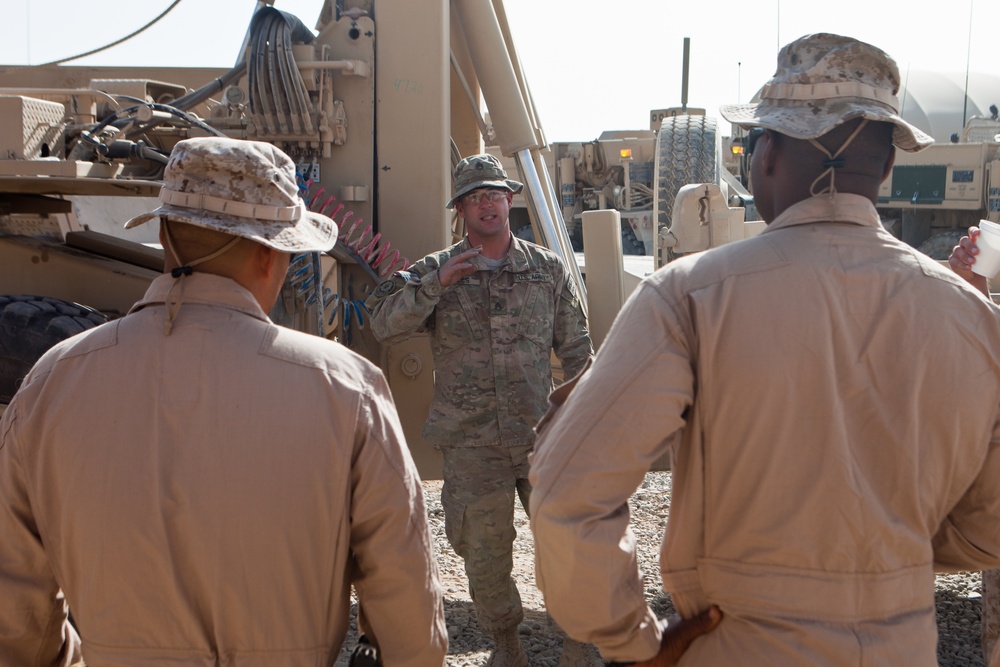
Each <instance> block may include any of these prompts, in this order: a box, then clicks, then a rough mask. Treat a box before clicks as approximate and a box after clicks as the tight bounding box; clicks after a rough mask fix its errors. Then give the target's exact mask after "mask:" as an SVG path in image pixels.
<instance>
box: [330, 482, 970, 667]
mask: <svg viewBox="0 0 1000 667" xmlns="http://www.w3.org/2000/svg"><path fill="white" fill-rule="evenodd" d="M423 486H424V493H425V495H426V497H427V506H428V514H429V518H430V527H431V532H432V534H433V536H434V541H435V545H436V547H437V556H438V565H439V567H440V569H441V579H442V583H443V585H444V589H445V617H446V621H447V624H448V638H449V648H448V658H447V665H448V667H473V666H475V667H478V666H479V665H483V664H484V663H485V662H486V659H487V657H488V656H489V650H490V643H489V641H488V640H487V639H486V638H485V637H484V636H483V635H482V633H480V632H479V628H478V626H477V624H476V620H475V611H474V609H473V606H472V601H471V599H470V598H469V590H468V582H467V581H466V578H465V571H464V569H463V567H462V560H461V559H460V558H458V556H456V555H455V553H454V552H453V551H452V549H451V547H450V546H449V545H448V541H447V539H446V538H445V534H444V512H443V511H442V509H441V500H440V496H441V482H440V481H428V482H424V483H423ZM669 498H670V473H668V472H659V473H649V474H648V475H647V476H646V479H645V481H644V482H643V484H642V486H641V487H640V488H639V489H638V490H637V491H636V493H635V495H634V496H633V497H632V500H631V503H630V505H631V510H632V529H633V530H634V531H635V533H636V537H637V538H638V539H637V543H638V545H639V565H640V567H641V568H642V571H643V572H644V573H645V574H644V576H645V585H646V598H647V599H648V600H649V602H650V604H651V605H652V606H653V608H654V609H655V610H656V612H657V613H658V614H659V615H660V616H664V615H667V614H671V613H673V612H674V609H673V605H672V604H671V603H670V599H669V597H667V596H666V595H664V594H663V593H662V592H661V591H660V574H659V565H658V558H659V545H660V537H661V536H662V534H663V525H664V523H665V522H666V518H667V501H669ZM514 522H515V525H516V527H517V533H518V537H517V540H516V541H515V543H514V549H515V551H514V577H515V579H516V580H517V585H518V590H519V591H520V593H521V598H522V601H523V604H524V610H525V619H524V622H523V623H522V624H521V628H520V631H521V640H522V643H523V644H524V646H525V650H527V652H528V657H529V659H530V661H531V665H532V667H555V665H556V664H557V663H558V661H559V653H560V647H561V644H562V639H561V638H560V636H559V634H558V632H557V631H556V629H555V627H554V626H553V625H552V624H551V623H550V621H549V620H548V616H547V615H546V614H545V605H544V603H543V601H542V595H541V593H540V592H539V591H538V589H537V588H535V577H534V564H533V560H532V553H533V548H534V543H533V540H532V536H531V531H530V529H529V526H528V518H527V516H525V514H524V512H523V511H522V510H521V508H520V507H518V510H517V513H516V514H515V517H514ZM981 595H982V579H981V577H980V574H979V573H978V572H964V573H959V574H949V575H941V576H939V577H938V578H937V588H936V591H935V598H936V601H937V614H938V630H939V641H938V663H939V665H941V667H960V666H961V667H982V666H983V655H982V650H981V648H980V645H979V619H980V608H979V605H980V598H981ZM351 626H352V629H351V633H350V634H349V636H348V638H347V641H346V642H345V649H344V651H343V652H342V653H341V657H340V660H338V667H343V666H344V665H346V661H347V656H348V649H347V647H353V646H354V645H355V643H356V635H355V634H354V623H353V621H352V624H351Z"/></svg>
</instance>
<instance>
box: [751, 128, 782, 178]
mask: <svg viewBox="0 0 1000 667" xmlns="http://www.w3.org/2000/svg"><path fill="white" fill-rule="evenodd" d="M764 133H765V134H766V135H767V141H765V142H764V146H763V147H760V146H758V147H757V151H756V152H755V153H754V157H757V158H760V160H761V162H762V163H763V164H762V165H761V166H762V167H763V172H764V175H765V176H773V175H774V169H775V165H777V164H778V160H777V157H778V152H779V151H780V150H781V146H780V144H781V137H779V136H778V133H777V132H772V131H771V130H764ZM757 141H758V144H759V143H760V140H759V139H758V140H757Z"/></svg>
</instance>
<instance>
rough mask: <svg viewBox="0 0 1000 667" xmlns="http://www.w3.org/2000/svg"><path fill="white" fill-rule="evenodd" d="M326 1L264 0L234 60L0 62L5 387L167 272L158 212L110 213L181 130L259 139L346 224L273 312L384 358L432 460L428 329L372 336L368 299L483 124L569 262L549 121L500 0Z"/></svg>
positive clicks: (435, 225) (424, 243)
mask: <svg viewBox="0 0 1000 667" xmlns="http://www.w3.org/2000/svg"><path fill="white" fill-rule="evenodd" d="M318 4H320V3H318ZM279 5H280V3H279ZM252 7H253V5H250V4H249V3H248V6H247V9H248V13H249V12H250V10H251V8H252ZM318 9H320V13H319V18H318V20H317V21H316V23H315V30H312V29H310V28H308V27H307V26H306V25H305V24H304V23H303V22H302V21H301V20H299V19H298V18H296V17H294V16H291V15H289V14H287V13H283V12H281V11H280V9H279V8H275V7H272V6H268V5H266V4H265V3H263V2H261V3H257V11H256V12H255V13H254V14H253V18H252V20H251V21H250V25H249V27H248V29H247V33H246V39H245V41H244V46H243V48H242V49H241V51H240V53H238V54H233V56H234V62H238V64H237V65H236V66H234V67H233V68H231V69H229V70H226V69H224V68H205V69H199V68H185V69H177V68H174V69H172V68H130V67H73V66H43V67H31V68H22V67H9V68H0V69H2V71H0V119H2V121H3V122H2V123H0V128H2V129H0V293H2V294H5V295H7V296H0V387H2V389H0V404H2V403H6V402H7V401H8V400H9V397H10V395H11V394H12V393H13V391H14V389H15V388H16V384H17V382H18V380H19V378H21V377H23V375H24V373H25V372H26V370H27V368H29V367H30V365H31V364H32V363H33V362H34V360H35V359H36V358H37V356H38V355H39V354H41V352H42V351H43V350H44V349H46V348H47V347H48V346H50V345H51V344H53V343H54V342H55V341H56V340H58V339H61V338H63V337H65V336H67V335H70V334H72V333H75V332H76V331H80V330H83V329H84V328H87V327H90V326H93V325H94V324H95V323H98V322H101V321H104V320H105V319H109V318H115V317H120V316H121V315H123V314H125V313H126V312H127V311H128V309H129V307H130V306H131V305H132V303H134V302H135V301H136V300H137V299H138V298H139V297H141V295H142V294H143V293H144V291H145V289H146V286H147V285H148V283H149V282H150V281H151V280H152V279H153V278H154V277H155V276H156V275H158V274H159V272H160V270H161V268H162V263H163V254H162V249H160V248H159V247H158V246H157V245H156V244H155V241H156V229H152V230H150V231H149V232H146V234H147V235H146V236H143V235H142V234H143V232H139V233H137V234H133V233H132V232H128V233H126V232H123V231H121V226H122V224H123V223H124V221H125V220H127V219H128V218H129V217H131V216H132V215H133V214H135V213H138V212H141V211H146V210H150V209H151V208H154V207H155V206H156V204H157V202H156V200H155V199H153V198H154V197H156V195H157V193H158V190H159V185H160V182H159V179H160V178H161V177H162V170H163V167H164V165H165V163H166V160H167V156H168V154H169V152H170V149H171V148H172V146H173V145H174V144H175V143H176V142H177V141H180V140H182V139H185V138H188V137H194V136H204V135H209V134H218V135H225V136H230V137H237V138H246V139H254V140H260V141H268V142H271V143H274V144H276V145H277V146H279V147H280V148H282V149H283V150H284V151H285V152H287V153H288V154H289V155H290V156H291V157H292V158H293V159H294V160H295V161H296V163H297V165H298V167H299V171H300V175H301V187H302V192H303V196H304V198H305V201H306V202H307V203H308V206H309V207H310V208H311V209H312V210H316V211H322V212H324V213H326V214H327V215H330V216H331V217H333V218H334V219H335V220H336V222H337V223H338V225H339V227H340V238H339V240H338V242H337V245H336V247H335V248H334V249H333V250H332V251H331V252H330V253H328V254H325V255H323V256H318V255H316V256H308V257H300V258H296V261H295V263H294V265H293V268H292V271H291V272H290V274H289V280H288V283H287V284H286V286H285V289H284V291H283V295H282V297H281V298H280V299H279V303H278V305H277V306H276V308H275V312H273V313H272V318H273V319H275V320H276V321H278V322H280V323H283V324H286V325H288V326H292V327H295V328H297V329H300V330H304V331H310V332H313V333H315V334H317V335H322V336H326V337H328V338H331V339H336V340H338V341H339V342H341V343H342V344H344V345H346V346H348V347H349V348H351V349H352V350H354V351H356V352H358V353H359V354H362V355H363V356H365V357H367V358H368V359H370V360H372V361H373V362H375V363H376V364H378V365H379V366H381V367H382V369H383V370H384V372H385V374H386V376H387V378H388V380H389V383H390V386H391V387H392V390H393V392H394V395H395V397H396V400H397V404H398V406H399V410H400V415H401V419H402V421H403V423H404V428H405V430H406V435H407V438H408V440H409V442H410V445H411V448H412V449H413V452H414V458H415V460H416V461H417V464H418V468H419V469H420V471H421V473H422V474H424V475H425V476H428V477H431V478H433V477H434V476H435V475H436V474H437V469H438V466H439V462H438V458H437V457H438V455H437V453H436V452H434V451H433V449H432V448H431V447H430V446H429V445H428V444H427V443H425V442H423V441H422V440H421V438H420V436H419V432H420V426H421V424H422V423H423V420H424V419H425V417H426V414H427V407H428V405H429V401H430V396H431V394H432V383H433V362H432V359H431V355H430V349H429V345H428V343H427V340H426V337H424V336H414V337H413V338H412V339H410V340H408V341H404V342H403V343H400V344H395V345H390V346H382V345H380V344H378V343H377V342H376V341H375V339H374V337H373V336H372V335H371V334H370V332H369V327H368V326H367V318H368V313H367V311H366V310H365V308H364V301H365V298H366V297H367V295H368V294H369V292H371V291H372V290H373V289H374V287H375V286H376V285H377V284H378V283H379V282H380V281H381V280H382V279H383V278H384V277H385V276H387V275H389V274H390V273H391V272H392V271H394V270H396V269H398V268H401V267H403V266H405V265H406V264H407V263H408V262H409V259H407V258H412V259H417V258H420V257H422V256H423V255H425V254H427V253H429V252H431V251H433V250H437V249H440V248H442V247H445V246H447V245H449V244H450V243H451V242H452V239H453V238H454V236H455V235H460V234H461V233H462V230H457V229H453V228H452V225H453V221H452V220H451V218H450V217H449V214H448V212H447V211H446V209H445V208H444V203H445V202H446V201H447V200H448V199H449V198H450V193H451V172H452V166H453V164H454V163H455V162H456V161H457V160H458V159H460V157H461V156H463V155H469V154H473V153H477V152H482V150H483V145H484V140H483V137H484V136H485V137H489V140H490V143H493V144H496V145H498V146H499V147H500V149H501V150H502V151H503V153H504V154H505V155H506V156H508V157H510V158H511V159H512V160H514V161H515V163H516V165H517V170H518V174H519V176H518V177H519V178H520V180H522V181H523V182H524V183H525V197H526V199H527V200H528V202H529V206H530V209H531V216H532V219H533V222H534V223H535V226H536V228H538V229H539V230H540V240H541V242H543V243H544V244H545V245H547V246H549V247H550V248H552V249H553V250H555V251H556V252H557V253H559V254H561V255H562V256H563V258H564V259H566V260H567V264H568V265H569V266H570V267H571V268H572V269H576V263H575V262H574V261H573V257H572V251H571V250H570V244H569V240H568V238H567V237H566V234H565V228H564V226H563V225H562V224H561V223H557V220H558V218H559V209H558V207H557V206H556V198H555V196H554V193H553V192H552V191H551V185H550V182H551V180H550V178H549V176H548V174H547V173H545V165H544V162H543V161H542V160H541V159H540V157H539V153H540V151H541V150H542V149H543V148H544V147H545V138H544V134H543V132H542V130H541V127H540V126H539V123H538V120H537V115H536V113H535V110H534V108H533V106H532V101H531V95H530V93H529V91H528V89H527V85H526V84H525V79H524V75H523V73H522V71H521V68H520V64H519V60H518V57H517V52H516V50H515V45H514V42H513V39H512V37H511V35H510V31H509V28H508V25H507V20H506V15H505V13H504V7H503V4H502V2H501V0H493V1H491V2H485V1H481V0H451V1H449V0H437V1H436V2H433V1H432V2H422V3H419V6H418V5H415V4H414V3H412V2H409V0H337V1H334V0H326V2H325V3H322V5H321V7H318ZM413 35H419V36H420V39H419V40H415V39H414V38H413ZM481 97H482V98H484V99H485V108H482V107H481V104H480V101H479V100H480V98H481ZM486 118H489V121H487V120H486ZM137 231H138V230H137ZM574 279H575V280H577V281H578V282H579V283H580V287H581V290H583V285H582V280H581V277H580V274H579V272H578V271H577V272H575V274H574ZM136 372H141V371H140V370H139V369H137V371H136Z"/></svg>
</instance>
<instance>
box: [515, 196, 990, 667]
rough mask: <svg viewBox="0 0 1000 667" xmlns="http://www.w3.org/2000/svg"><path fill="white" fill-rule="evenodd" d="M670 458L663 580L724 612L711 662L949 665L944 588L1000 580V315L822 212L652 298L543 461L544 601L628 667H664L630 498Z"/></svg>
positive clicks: (550, 429) (601, 361) (641, 295)
mask: <svg viewBox="0 0 1000 667" xmlns="http://www.w3.org/2000/svg"><path fill="white" fill-rule="evenodd" d="M667 451H669V453H670V457H671V467H672V470H673V478H672V479H673V488H672V492H671V498H670V516H669V521H668V525H667V529H666V536H665V541H664V543H663V546H662V552H661V557H660V566H661V571H662V576H663V582H664V588H665V589H666V591H668V592H669V593H670V595H671V597H672V600H673V602H674V604H675V605H676V607H677V609H678V610H679V611H680V613H681V614H683V615H685V616H690V615H692V614H694V613H695V612H697V611H699V610H702V609H705V608H706V607H707V606H708V605H710V604H717V605H719V606H720V607H721V608H722V611H723V612H724V614H725V616H724V618H723V620H722V623H721V625H720V626H719V627H718V628H717V629H716V630H715V631H714V632H712V633H709V634H707V635H705V636H703V637H701V638H699V639H697V640H696V641H695V642H694V644H693V645H692V646H691V648H690V649H689V650H688V652H687V653H686V654H685V655H684V657H683V659H682V660H681V662H680V665H682V666H689V665H712V666H715V665H730V664H733V665H735V664H739V665H744V666H751V667H752V666H756V665H760V666H765V665H767V666H771V665H784V666H790V665H802V666H806V665H810V666H815V665H830V666H834V665H873V666H874V665H881V666H884V665H899V666H900V667H904V666H905V667H932V666H936V665H937V658H936V643H937V626H936V623H935V608H934V572H935V570H977V569H981V568H984V567H997V565H1000V530H997V525H998V521H1000V486H998V485H997V483H996V480H997V479H1000V310H998V309H997V307H996V306H994V305H993V304H992V303H990V302H989V301H988V300H987V299H986V298H984V297H983V295H982V294H980V293H979V292H977V291H976V290H974V289H972V288H971V287H969V285H967V284H966V283H965V282H964V281H963V280H962V279H961V278H959V277H958V276H956V275H955V274H953V273H952V272H951V271H948V270H947V269H945V268H943V267H941V266H939V265H938V264H937V263H936V262H934V261H933V260H931V259H929V258H927V257H926V256H924V255H922V254H920V253H919V252H917V251H916V250H914V249H913V248H911V247H909V246H907V245H905V244H903V243H902V242H900V241H898V240H896V239H895V238H893V237H892V236H891V235H890V234H889V233H888V232H886V231H885V230H884V229H883V227H882V225H881V223H880V221H879V219H878V215H877V213H876V211H875V208H874V207H873V206H872V204H871V202H869V201H868V200H867V199H864V198H863V197H859V196H856V195H847V194H839V195H836V196H834V197H828V196H820V197H814V198H812V199H810V200H807V201H804V202H801V203H799V204H797V205H795V206H793V207H791V208H789V209H788V210H786V211H785V212H784V213H783V214H782V215H780V216H779V217H778V218H777V219H776V220H774V221H773V222H772V223H771V224H770V225H768V228H767V229H766V231H764V232H763V233H762V234H760V235H759V236H758V237H755V238H752V239H748V240H745V241H740V242H737V243H732V244H729V245H726V246H723V247H720V248H717V249H715V250H711V251H708V252H705V253H702V254H699V255H694V256H690V257H685V258H681V259H679V260H677V261H675V262H672V263H671V264H669V265H668V266H667V267H666V268H665V269H663V270H661V271H658V272H657V273H655V274H653V275H652V276H650V277H649V278H648V279H647V280H646V281H645V282H644V283H643V285H642V286H641V287H640V288H639V289H638V290H637V291H636V292H635V293H634V294H633V296H632V297H631V299H630V300H629V302H628V304H627V305H626V307H625V309H624V310H623V311H622V312H621V314H620V315H619V317H618V319H617V320H616V322H615V325H614V327H613V329H612V331H611V333H610V334H609V337H608V338H607V340H606V342H605V343H604V345H603V346H602V348H601V350H600V353H599V354H598V356H597V359H596V360H595V363H594V365H593V367H592V368H591V369H590V371H589V372H588V373H586V374H585V375H584V376H583V379H582V380H581V381H580V382H579V384H578V385H577V386H576V387H575V389H574V390H573V392H572V394H571V395H570V398H569V400H568V401H567V402H566V404H565V405H563V407H562V408H561V409H560V410H559V411H558V412H556V413H555V415H554V417H553V418H551V419H550V420H548V423H547V424H546V425H545V426H544V430H543V432H542V434H541V436H540V438H539V441H538V443H537V445H536V452H535V457H534V460H533V462H532V474H531V480H532V483H533V486H534V489H533V494H532V498H531V506H532V515H531V516H532V527H533V530H534V534H535V549H536V558H537V561H538V582H539V586H540V588H541V590H542V591H543V592H544V593H545V601H546V605H547V606H548V609H549V612H550V613H551V614H552V616H553V618H555V620H556V621H557V622H558V623H559V624H560V625H561V626H562V627H563V628H564V629H565V630H566V631H567V633H569V634H570V635H571V636H573V637H574V638H576V639H578V640H581V641H592V642H593V643H594V644H596V645H597V646H598V648H599V649H600V650H601V653H602V655H603V656H604V657H605V659H610V660H616V661H632V660H640V659H645V658H649V657H651V656H652V655H654V654H655V653H656V651H657V648H658V645H659V637H660V635H659V631H658V629H657V628H656V626H655V624H654V622H653V613H652V611H651V610H650V609H649V607H648V606H647V605H646V603H645V600H644V596H643V590H644V587H643V585H642V580H641V578H640V576H639V573H638V572H637V568H636V554H635V543H634V539H633V537H632V534H631V533H630V531H629V530H628V516H629V515H628V505H627V501H628V499H629V497H630V495H631V494H632V493H633V491H635V489H636V487H637V486H638V485H639V484H640V482H641V481H642V477H643V475H644V473H645V472H646V471H647V469H648V467H649V465H650V464H651V463H652V462H653V461H654V460H656V459H657V458H658V457H659V456H660V455H662V454H663V453H665V452H667Z"/></svg>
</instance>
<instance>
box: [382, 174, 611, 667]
mask: <svg viewBox="0 0 1000 667" xmlns="http://www.w3.org/2000/svg"><path fill="white" fill-rule="evenodd" d="M454 185H455V190H454V193H455V194H454V197H453V198H452V199H451V201H450V202H448V207H449V208H454V209H455V210H456V211H457V212H458V215H459V216H461V217H462V218H463V220H464V222H465V225H466V231H467V236H466V237H465V238H464V239H462V241H461V242H459V243H457V244H455V245H454V246H452V247H450V248H446V249H445V250H441V251H439V252H435V253H432V254H430V255H428V256H427V257H425V258H423V259H422V260H420V261H419V262H416V263H415V264H413V265H412V266H410V267H409V268H408V269H407V270H405V271H400V272H398V273H396V274H395V275H393V276H392V278H391V279H389V280H387V281H386V282H384V283H382V284H381V285H380V286H379V288H378V289H377V291H376V294H375V295H374V296H373V297H372V299H371V302H370V304H369V305H370V307H371V309H372V311H373V316H372V330H373V332H374V333H375V336H376V337H378V338H379V339H380V340H382V341H385V342H392V341H394V340H400V339H403V338H406V337H407V336H409V335H411V334H413V333H415V332H417V331H427V332H429V333H430V337H431V349H432V351H433V354H434V364H435V369H436V382H435V387H434V398H433V401H432V402H431V407H430V415H429V416H428V418H427V422H426V423H425V425H424V428H423V432H422V434H423V436H424V437H425V438H426V439H427V440H428V441H430V442H432V443H434V444H435V446H436V447H438V448H439V449H440V450H441V451H442V453H443V455H444V488H443V490H442V497H441V501H442V505H443V506H444V510H445V530H446V532H447V535H448V540H449V542H450V543H451V545H452V547H454V549H455V551H456V553H458V554H459V555H460V556H462V558H463V559H464V560H465V571H466V573H467V574H468V576H469V589H470V592H471V594H472V599H473V600H474V601H475V605H476V611H477V614H478V618H479V624H480V627H481V628H482V629H483V631H484V632H486V633H487V634H489V635H490V636H491V637H492V638H493V641H494V650H493V653H492V655H491V656H490V660H489V662H488V663H487V664H488V665H490V667H524V666H526V665H527V657H526V655H525V653H524V650H523V648H522V647H521V644H520V642H519V640H518V636H517V626H518V624H519V623H520V622H521V620H522V618H523V611H522V608H521V599H520V595H519V594H518V591H517V587H516V586H515V583H514V580H513V578H512V577H511V570H512V568H513V551H512V546H513V542H514V537H515V530H514V496H515V492H516V493H517V495H519V496H520V498H521V504H522V506H523V507H525V508H527V507H528V494H529V493H530V491H531V487H530V485H529V484H528V454H529V453H530V452H531V449H532V446H533V444H534V440H535V434H534V426H535V424H536V423H537V421H538V419H539V418H540V417H541V416H542V414H543V413H544V412H545V409H546V406H547V397H548V393H549V391H550V390H551V389H552V373H551V368H550V355H551V352H552V350H554V351H555V353H556V355H557V356H558V357H559V359H560V360H561V362H562V365H563V371H564V374H565V376H566V377H572V376H573V375H575V374H577V373H578V372H580V371H581V370H582V369H583V367H584V365H585V364H586V362H587V360H588V359H589V358H590V356H591V355H592V353H593V347H592V345H591V342H590V335H589V334H588V332H587V322H586V318H585V317H584V314H583V310H582V308H581V304H580V301H579V297H578V294H577V289H576V286H575V285H574V283H573V281H572V279H571V278H570V276H569V275H568V273H567V271H566V267H565V266H564V265H563V263H562V261H561V260H560V259H559V257H557V256H556V255H554V254H553V253H551V252H549V251H548V250H546V249H545V248H542V247H540V246H537V245H534V244H532V243H528V242H526V241H522V240H521V239H518V238H516V237H514V236H513V235H512V234H511V232H510V224H509V222H508V215H509V213H510V206H511V202H512V200H513V196H514V194H515V193H517V192H519V191H520V190H521V187H522V185H521V183H518V182H517V181H514V180H511V179H509V178H507V174H506V172H505V171H504V170H503V167H502V166H501V165H500V162H499V160H497V158H495V157H494V156H492V155H475V156H472V157H469V158H466V159H464V160H462V161H461V162H460V163H459V164H458V166H457V167H456V169H455V183H454ZM563 656H564V657H563V660H564V662H569V663H577V664H579V663H586V662H593V661H595V660H597V659H598V658H597V654H596V651H593V650H592V647H589V645H587V646H583V645H580V644H577V643H576V642H573V641H571V640H567V641H566V643H565V644H564V652H563Z"/></svg>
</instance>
